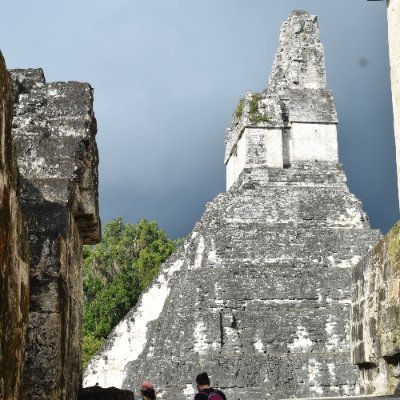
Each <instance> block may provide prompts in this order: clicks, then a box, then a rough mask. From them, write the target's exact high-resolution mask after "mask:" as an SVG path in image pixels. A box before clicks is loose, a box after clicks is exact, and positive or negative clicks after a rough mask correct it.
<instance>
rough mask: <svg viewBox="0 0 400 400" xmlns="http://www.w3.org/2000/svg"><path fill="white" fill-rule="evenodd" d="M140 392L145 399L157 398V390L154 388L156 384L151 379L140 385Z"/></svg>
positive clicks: (152, 399)
mask: <svg viewBox="0 0 400 400" xmlns="http://www.w3.org/2000/svg"><path fill="white" fill-rule="evenodd" d="M139 389H140V394H141V396H142V397H143V399H146V400H155V398H156V392H155V390H154V385H153V384H152V383H151V382H149V381H144V382H143V383H142V384H141V385H140V386H139Z"/></svg>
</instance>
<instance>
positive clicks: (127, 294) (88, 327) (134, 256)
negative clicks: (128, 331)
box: [83, 218, 179, 362]
mask: <svg viewBox="0 0 400 400" xmlns="http://www.w3.org/2000/svg"><path fill="white" fill-rule="evenodd" d="M175 243H179V241H176V242H174V241H172V240H170V239H168V237H167V235H166V233H165V232H164V231H163V230H161V229H160V228H159V227H158V225H157V223H156V222H150V221H147V220H145V219H143V220H141V221H140V222H139V223H138V224H137V225H134V224H124V223H123V221H122V219H121V218H115V219H114V220H113V221H111V222H110V223H108V224H106V226H105V228H104V233H103V239H102V241H101V243H99V244H97V245H94V246H85V249H84V268H83V290H84V315H83V334H84V341H83V352H84V357H83V358H84V360H85V362H88V360H89V359H90V358H91V357H92V355H93V354H94V353H95V352H96V351H97V350H98V346H100V344H99V343H102V342H103V341H104V339H105V338H106V337H107V336H108V335H109V333H110V332H111V330H112V329H113V328H114V326H115V325H116V324H117V323H118V322H119V321H120V320H121V319H122V318H123V317H124V315H125V314H126V313H127V312H128V311H129V310H130V309H131V308H132V307H133V306H134V305H135V304H136V302H137V300H138V297H139V296H140V294H141V293H142V292H143V290H145V289H146V288H147V287H148V285H149V284H150V283H151V281H152V280H153V278H154V277H155V276H156V275H157V273H158V272H159V270H160V266H161V264H162V263H163V262H164V261H165V260H166V259H167V258H168V257H169V256H170V255H171V254H172V252H173V251H174V250H175Z"/></svg>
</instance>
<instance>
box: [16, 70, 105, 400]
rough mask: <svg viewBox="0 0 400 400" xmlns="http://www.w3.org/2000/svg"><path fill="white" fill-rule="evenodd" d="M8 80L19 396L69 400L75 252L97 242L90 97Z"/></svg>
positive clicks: (67, 86)
mask: <svg viewBox="0 0 400 400" xmlns="http://www.w3.org/2000/svg"><path fill="white" fill-rule="evenodd" d="M11 75H12V78H13V80H14V84H15V110H14V119H13V136H14V141H15V144H16V149H17V158H18V168H19V171H20V174H21V203H22V208H23V212H24V214H25V216H26V220H27V224H28V228H29V242H30V249H31V262H30V288H31V294H30V314H29V328H28V335H27V355H26V364H25V368H24V374H23V395H24V398H26V399H28V398H29V399H30V400H36V399H46V400H51V399H54V400H56V399H57V400H62V399H65V400H67V399H68V400H70V399H74V398H76V395H77V392H78V389H79V387H80V384H81V373H80V371H81V326H82V301H83V297H82V276H81V267H82V246H83V244H92V243H96V242H97V241H98V240H99V235H100V233H99V232H100V221H99V216H98V200H97V197H98V193H97V192H98V189H97V185H98V176H97V166H98V153H97V147H96V142H95V135H96V131H97V129H96V120H95V117H94V114H93V93H92V92H93V91H92V88H91V87H90V86H89V85H88V84H83V83H78V82H68V83H64V82H55V83H46V81H45V78H44V75H43V71H42V70H41V69H27V70H13V71H11Z"/></svg>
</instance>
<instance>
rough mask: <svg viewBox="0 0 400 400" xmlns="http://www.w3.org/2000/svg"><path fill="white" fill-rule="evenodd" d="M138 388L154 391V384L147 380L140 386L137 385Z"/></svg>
mask: <svg viewBox="0 0 400 400" xmlns="http://www.w3.org/2000/svg"><path fill="white" fill-rule="evenodd" d="M139 388H140V390H143V391H149V392H151V391H154V385H153V384H152V383H151V382H149V381H144V382H143V383H142V384H141V385H140V386H139Z"/></svg>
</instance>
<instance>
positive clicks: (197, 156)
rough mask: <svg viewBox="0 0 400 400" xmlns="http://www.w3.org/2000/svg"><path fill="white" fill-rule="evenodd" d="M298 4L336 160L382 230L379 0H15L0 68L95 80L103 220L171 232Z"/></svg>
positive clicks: (387, 171)
mask: <svg viewBox="0 0 400 400" xmlns="http://www.w3.org/2000/svg"><path fill="white" fill-rule="evenodd" d="M296 8H297V9H305V10H307V11H309V12H310V13H312V14H317V15H318V16H319V23H320V28H321V39H322V41H323V44H324V46H325V51H326V62H327V76H328V85H329V87H330V89H332V90H333V94H334V98H335V100H336V106H337V110H338V115H339V120H340V122H339V127H338V130H339V149H340V150H339V152H340V159H341V161H342V162H343V164H344V167H345V170H346V173H347V176H348V180H349V186H350V190H351V191H352V192H353V193H355V194H356V195H357V196H358V197H359V198H360V199H361V200H362V202H363V204H364V209H365V210H366V211H367V213H368V214H369V216H370V220H371V224H372V226H374V227H377V228H380V229H381V230H382V231H383V232H386V231H387V230H388V229H389V228H390V227H391V226H392V225H393V223H394V222H395V221H396V220H397V219H398V217H399V216H398V205H397V188H396V177H395V160H394V139H393V124H392V108H391V94H390V81H389V66H388V54H387V53H388V51H387V28H386V8H385V2H368V1H366V0H334V1H326V0H323V1H322V0H297V1H294V0H279V1H276V0H275V1H273V0H170V1H166V0H142V1H136V0H113V1H99V0H96V1H95V0H84V1H82V0H80V1H78V0H69V1H68V2H61V1H58V2H56V1H54V0H43V1H40V0H39V1H36V2H30V1H29V2H28V1H18V0H15V1H12V2H7V4H4V5H3V6H2V15H3V19H2V24H1V25H0V34H1V42H0V48H1V50H2V51H3V54H4V57H5V59H6V62H7V65H8V67H9V68H23V67H42V68H43V69H44V71H45V74H46V77H47V80H48V81H56V80H78V81H87V82H89V83H91V84H92V86H93V87H94V88H95V112H96V116H97V119H98V126H99V133H98V144H99V150H100V163H101V164H100V180H101V181H100V184H101V185H100V207H101V215H102V220H103V223H105V222H107V221H109V220H110V219H112V218H114V217H116V216H122V217H123V218H124V220H125V221H126V222H137V221H138V220H139V219H141V218H148V219H150V220H156V221H157V222H158V223H159V225H160V226H161V227H162V228H164V229H166V231H167V232H168V233H169V234H170V235H171V236H173V237H178V236H183V235H186V234H187V233H189V231H190V230H191V228H192V226H193V224H194V223H195V222H196V220H197V219H198V218H199V217H200V216H201V214H202V213H203V211H204V207H205V204H206V202H208V201H210V200H212V198H213V197H214V196H215V195H217V194H218V193H220V192H222V191H224V189H225V167H224V165H223V152H224V134H225V129H226V127H227V125H228V124H229V122H230V119H231V114H232V112H233V110H234V109H235V106H236V103H237V102H238V100H239V98H240V97H241V96H242V95H243V94H244V93H245V92H246V91H247V90H256V91H261V90H263V89H264V88H265V87H266V82H267V79H268V75H269V73H270V70H271V66H272V62H273V57H274V54H275V51H276V49H277V47H278V38H279V28H280V25H281V23H282V22H283V21H284V20H285V19H286V18H287V16H288V15H289V14H290V12H291V11H292V10H293V9H296ZM7 15H8V18H5V16H7Z"/></svg>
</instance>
